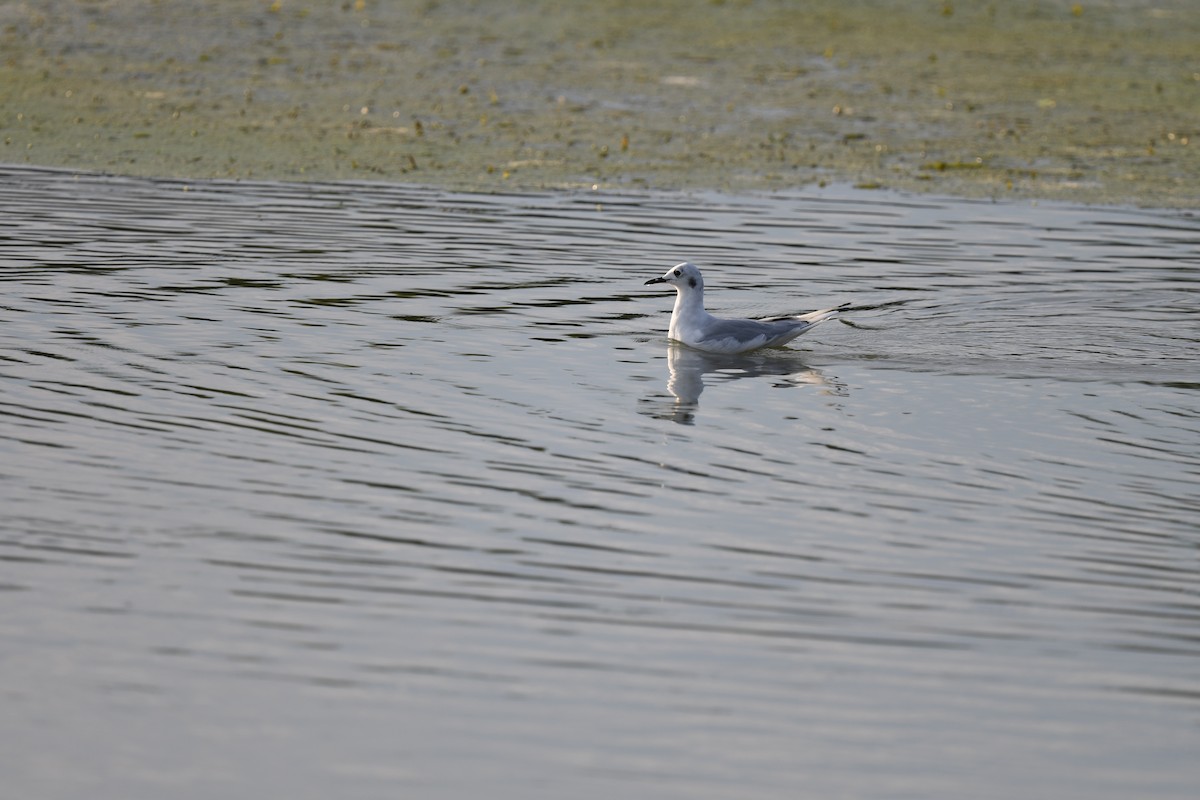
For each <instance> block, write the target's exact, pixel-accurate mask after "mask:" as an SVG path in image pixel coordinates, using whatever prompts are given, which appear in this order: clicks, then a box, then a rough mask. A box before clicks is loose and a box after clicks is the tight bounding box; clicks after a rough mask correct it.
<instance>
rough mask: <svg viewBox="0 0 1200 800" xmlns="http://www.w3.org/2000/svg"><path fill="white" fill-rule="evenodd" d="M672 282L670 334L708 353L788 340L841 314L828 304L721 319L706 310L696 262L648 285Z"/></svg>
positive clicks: (763, 345)
mask: <svg viewBox="0 0 1200 800" xmlns="http://www.w3.org/2000/svg"><path fill="white" fill-rule="evenodd" d="M652 283H669V284H671V285H672V286H674V287H675V291H676V292H677V294H676V295H675V309H674V310H673V311H672V312H671V327H670V329H669V330H668V331H667V335H668V336H669V337H671V338H672V339H674V340H675V341H677V342H682V343H683V344H686V345H687V346H688V347H692V348H695V349H696V350H703V351H704V352H706V353H745V352H748V351H750V350H758V349H759V348H762V347H779V346H780V345H783V344H787V343H788V342H790V341H791V340H792V339H795V338H796V337H797V336H799V335H800V334H802V333H805V332H806V331H808V330H809V329H810V328H812V327H813V326H815V325H817V324H818V323H821V322H824V321H825V320H827V319H832V318H834V317H836V316H837V314H838V311H839V309H842V308H845V305H848V304H845V305H841V306H837V307H836V308H824V309H821V310H820V311H811V312H809V313H807V314H801V315H800V316H798V317H770V318H768V319H761V320H756V319H719V318H717V317H714V316H713V315H712V314H709V313H708V312H707V311H705V310H704V278H703V276H701V275H700V270H699V269H697V268H696V266H695V265H694V264H689V263H688V262H686V261H685V262H683V263H682V264H676V265H675V266H673V267H671V268H670V269H669V270H667V271H666V273H664V274H663V275H662V276H661V277H658V278H651V279H650V280H648V281H646V283H645V285H646V286H649V285H650V284H652Z"/></svg>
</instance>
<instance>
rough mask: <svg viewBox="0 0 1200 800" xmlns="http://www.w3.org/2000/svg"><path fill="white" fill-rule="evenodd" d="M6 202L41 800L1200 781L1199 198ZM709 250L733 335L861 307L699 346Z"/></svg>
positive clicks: (262, 194)
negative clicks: (694, 277) (697, 272)
mask: <svg viewBox="0 0 1200 800" xmlns="http://www.w3.org/2000/svg"><path fill="white" fill-rule="evenodd" d="M0 203H2V204H3V208H4V213H3V214H2V215H0V280H3V290H4V291H3V300H2V301H0V306H2V308H0V319H2V320H3V326H2V327H0V504H2V507H3V518H2V519H3V525H2V526H0V590H2V591H3V595H4V597H5V598H6V602H5V603H4V604H2V605H0V635H3V640H4V642H5V644H6V647H5V649H4V654H3V656H2V657H0V679H2V680H0V683H2V685H3V686H4V687H5V690H4V696H3V699H0V709H2V711H3V713H2V714H0V736H2V740H3V742H4V743H5V746H4V747H3V748H0V773H2V774H3V775H4V776H5V777H4V780H5V787H6V789H7V790H8V791H9V792H10V793H13V794H14V796H18V795H19V796H21V797H78V796H81V795H83V794H101V795H105V796H108V795H111V796H121V797H161V796H163V795H164V794H169V795H171V796H175V797H179V796H183V797H197V798H201V797H204V798H207V797H213V796H223V795H227V794H228V793H229V791H230V788H231V787H237V788H236V790H235V791H236V792H237V793H244V794H248V795H249V794H255V795H262V796H290V797H326V796H331V795H334V796H339V797H378V796H389V795H393V794H397V793H400V794H411V795H416V796H422V797H462V796H476V795H479V794H483V793H486V794H488V795H500V796H511V797H521V798H525V797H529V796H531V795H533V796H545V797H562V796H571V797H604V798H609V797H612V796H614V795H636V796H639V797H640V796H653V797H659V796H661V797H682V796H687V797H729V796H739V797H782V796H787V797H792V796H796V795H797V794H798V793H799V794H802V795H807V796H814V797H825V796H843V795H844V796H860V797H861V796H880V797H921V798H928V797H947V798H949V797H955V798H957V797H963V796H971V797H995V798H1005V800H1008V798H1011V797H1014V796H1021V797H1029V796H1038V797H1056V798H1074V797H1078V798H1085V797H1086V798H1127V797H1164V798H1165V797H1173V798H1174V797H1180V798H1181V797H1187V796H1191V794H1192V793H1193V792H1194V787H1195V785H1196V783H1197V780H1198V779H1200V773H1198V772H1197V767H1196V766H1195V763H1196V762H1195V753H1196V751H1197V749H1198V746H1200V735H1198V733H1197V732H1198V731H1200V726H1198V725H1197V722H1198V721H1200V640H1198V639H1197V636H1196V631H1197V629H1198V624H1200V596H1198V593H1197V587H1198V586H1200V529H1198V527H1197V524H1196V520H1197V519H1198V518H1200V480H1198V478H1200V394H1198V393H1197V388H1200V381H1198V380H1197V377H1196V375H1197V373H1196V363H1197V357H1198V356H1200V328H1198V327H1197V321H1198V319H1200V318H1198V317H1197V312H1196V298H1197V289H1198V288H1200V272H1198V271H1197V262H1196V253H1197V252H1200V223H1198V222H1197V220H1196V219H1195V217H1194V216H1193V215H1190V214H1187V213H1172V214H1167V213H1160V212H1156V211H1135V210H1121V209H1094V208H1071V207H1065V206H1045V205H1043V206H1040V207H1029V206H1018V205H1004V204H990V203H968V202H946V201H938V200H933V199H929V198H920V199H911V198H906V197H902V196H897V195H890V194H885V193H879V192H865V193H864V192H855V191H852V190H848V189H839V188H830V189H826V190H823V191H816V190H814V191H812V192H807V193H795V194H787V195H781V196H775V197H765V196H757V197H727V196H721V195H669V196H660V195H650V194H647V195H628V196H622V195H600V194H598V193H584V194H553V193H550V194H542V195H511V196H505V195H494V196H482V195H467V194H453V193H444V192H440V191H435V190H430V189H421V188H413V187H398V186H386V185H366V184H363V185H328V184H314V185H292V186H288V185H271V184H249V183H202V184H180V183H173V182H147V181H135V180H123V179H110V178H100V177H87V176H80V177H76V176H72V175H70V174H68V173H57V172H43V171H36V170H22V169H5V170H3V171H0ZM684 259H688V260H692V261H694V262H695V263H697V264H699V265H701V266H702V267H703V268H704V270H705V276H706V278H708V279H709V281H710V283H711V285H712V287H713V290H714V291H713V292H712V296H711V298H710V302H714V301H715V303H716V305H717V307H715V308H713V309H712V310H713V311H714V312H715V313H719V314H722V315H725V316H753V315H770V314H787V313H795V312H799V311H804V310H808V309H812V308H816V307H821V306H825V305H836V304H838V303H843V302H850V303H853V308H852V310H850V311H848V312H847V313H846V314H845V315H844V321H843V322H842V323H839V324H832V323H831V324H829V325H825V326H822V328H821V330H820V331H819V332H817V333H814V334H812V335H810V336H806V337H804V339H803V340H800V341H799V342H798V343H796V344H795V345H794V346H793V349H790V350H779V351H770V352H763V353H757V354H748V355H743V356H734V357H714V356H711V355H705V354H701V353H695V352H692V351H688V350H683V349H678V348H675V347H672V346H670V345H668V344H667V342H666V340H665V336H664V334H663V332H664V331H665V329H666V320H667V316H668V315H669V309H665V308H664V307H663V305H662V302H661V296H660V295H658V294H657V293H654V292H652V291H649V290H646V289H643V287H642V282H643V281H644V280H645V278H646V276H647V275H655V274H658V273H659V272H661V270H662V269H663V268H665V266H668V265H670V264H673V263H677V262H678V261H681V260H684ZM676 423H688V424H676ZM464 765H469V769H464Z"/></svg>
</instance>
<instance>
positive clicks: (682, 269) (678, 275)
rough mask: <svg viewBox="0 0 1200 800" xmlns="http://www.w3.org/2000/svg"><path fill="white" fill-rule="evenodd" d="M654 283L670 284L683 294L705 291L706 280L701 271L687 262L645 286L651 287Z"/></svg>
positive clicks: (649, 281) (651, 280)
mask: <svg viewBox="0 0 1200 800" xmlns="http://www.w3.org/2000/svg"><path fill="white" fill-rule="evenodd" d="M652 283H669V284H671V285H672V286H674V287H675V288H676V289H678V290H679V291H681V292H686V291H689V290H692V289H699V290H700V291H703V290H704V278H703V277H702V276H701V275H700V270H699V269H697V268H696V266H695V265H694V264H689V263H688V262H686V261H685V262H683V263H682V264H676V265H675V266H673V267H671V268H670V269H669V270H667V271H666V272H665V273H663V275H662V276H661V277H658V278H651V279H650V280H648V281H646V283H645V285H646V286H649V285H650V284H652Z"/></svg>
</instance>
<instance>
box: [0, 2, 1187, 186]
mask: <svg viewBox="0 0 1200 800" xmlns="http://www.w3.org/2000/svg"><path fill="white" fill-rule="evenodd" d="M1196 12H1197V8H1196V6H1195V4H1194V3H1192V2H1186V1H1185V0H1173V1H1167V2H1160V3H1155V4H1148V3H1141V2H1136V0H1135V1H1134V2H1106V3H1074V4H1070V3H1052V2H1008V3H993V4H985V3H953V4H952V3H942V2H938V3H930V2H901V3H883V2H832V0H815V1H814V2H807V3H792V2H732V1H731V2H725V3H708V4H697V3H694V2H682V0H665V1H664V2H649V3H647V2H610V3H604V4H582V3H581V4H558V3H552V2H532V1H531V2H519V3H504V4H493V3H485V2H466V1H465V0H443V1H442V2H419V3H414V2H408V3H404V2H401V3H393V2H382V0H380V1H379V2H365V1H364V0H358V1H357V2H345V3H342V4H323V3H322V4H317V3H293V2H287V1H286V0H281V1H280V2H274V3H265V2H264V3H245V2H234V1H233V0H216V1H215V2H206V3H198V2H190V1H189V0H176V1H175V2H120V1H119V0H111V1H109V2H106V1H105V0H83V1H70V0H47V2H43V3H39V4H36V5H33V4H30V5H8V6H4V7H2V8H0V44H2V45H3V53H4V56H3V58H4V63H3V65H0V68H2V70H3V73H2V75H3V79H2V81H0V161H4V162H8V163H28V164H38V165H45V166H56V167H67V168H77V169H82V170H98V171H105V172H112V173H118V174H131V175H144V176H156V177H173V178H184V179H189V178H244V179H249V178H255V179H258V178H262V179H282V180H373V179H377V180H389V181H410V182H419V183H425V184H431V185H444V186H448V187H454V188H464V189H479V190H513V189H534V188H543V187H559V186H564V187H570V186H589V185H600V186H605V187H625V188H660V189H680V188H683V189H687V188H716V189H724V190H735V191H736V190H771V189H777V188H785V187H790V186H798V185H803V184H806V183H812V182H818V181H849V182H853V183H856V184H858V185H862V186H872V187H890V188H897V189H906V190H917V191H936V192H940V193H954V194H962V195H968V196H996V197H1033V198H1057V199H1068V200H1075V201H1083V202H1105V203H1113V202H1124V203H1137V204H1144V205H1154V206H1176V207H1196V206H1200V189H1198V188H1197V187H1198V186H1200V183H1198V179H1200V139H1198V138H1197V137H1198V136H1200V13H1196Z"/></svg>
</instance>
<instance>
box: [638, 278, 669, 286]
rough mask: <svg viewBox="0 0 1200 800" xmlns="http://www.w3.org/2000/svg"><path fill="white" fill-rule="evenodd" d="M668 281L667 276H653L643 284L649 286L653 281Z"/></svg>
mask: <svg viewBox="0 0 1200 800" xmlns="http://www.w3.org/2000/svg"><path fill="white" fill-rule="evenodd" d="M666 282H667V279H666V278H651V279H650V280H648V281H646V282H645V283H643V284H642V286H649V285H650V284H652V283H666Z"/></svg>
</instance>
